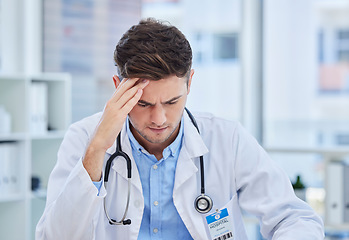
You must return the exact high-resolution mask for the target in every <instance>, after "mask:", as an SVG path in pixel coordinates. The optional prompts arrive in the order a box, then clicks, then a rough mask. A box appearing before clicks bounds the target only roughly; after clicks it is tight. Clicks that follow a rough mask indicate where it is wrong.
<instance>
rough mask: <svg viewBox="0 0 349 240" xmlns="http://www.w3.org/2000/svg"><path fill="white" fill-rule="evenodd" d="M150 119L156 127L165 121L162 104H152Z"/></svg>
mask: <svg viewBox="0 0 349 240" xmlns="http://www.w3.org/2000/svg"><path fill="white" fill-rule="evenodd" d="M151 121H152V123H153V124H155V125H156V126H158V127H160V126H162V125H163V124H164V123H165V122H166V112H165V109H164V108H163V107H162V106H159V105H155V106H153V109H152V113H151Z"/></svg>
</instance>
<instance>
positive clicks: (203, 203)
mask: <svg viewBox="0 0 349 240" xmlns="http://www.w3.org/2000/svg"><path fill="white" fill-rule="evenodd" d="M194 205H195V209H196V211H198V212H199V213H208V212H209V211H210V210H211V209H212V205H213V203H212V199H211V198H210V197H209V196H207V195H205V194H201V195H200V196H198V197H197V198H196V199H195V202H194Z"/></svg>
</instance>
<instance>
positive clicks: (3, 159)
mask: <svg viewBox="0 0 349 240" xmlns="http://www.w3.org/2000/svg"><path fill="white" fill-rule="evenodd" d="M17 162H18V158H17V156H16V143H14V142H1V143H0V196H6V195H8V194H13V193H17V192H19V191H20V189H19V179H18V177H19V176H21V173H20V169H21V167H19V166H18V164H16V163H17Z"/></svg>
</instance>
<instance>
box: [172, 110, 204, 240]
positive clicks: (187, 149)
mask: <svg viewBox="0 0 349 240" xmlns="http://www.w3.org/2000/svg"><path fill="white" fill-rule="evenodd" d="M207 152H208V149H207V147H206V145H205V144H204V142H203V140H202V138H201V136H200V134H199V133H198V132H197V130H196V128H195V127H194V125H193V124H192V122H191V120H190V118H189V117H188V115H187V114H186V113H185V114H184V137H183V143H182V149H181V152H180V155H179V158H178V162H177V167H176V174H175V183H174V189H173V202H174V204H175V206H176V209H177V211H178V213H179V215H180V216H181V218H182V220H183V222H184V224H185V226H186V227H187V229H188V231H189V232H190V234H191V235H192V237H193V238H194V239H207V236H206V231H205V226H204V224H203V221H202V216H201V214H199V213H198V212H197V211H196V210H195V208H194V200H195V198H196V197H197V196H198V195H199V194H200V180H199V179H200V178H199V175H198V174H199V169H198V167H199V166H200V165H199V157H200V156H202V155H205V154H206V153H207ZM195 163H196V164H195Z"/></svg>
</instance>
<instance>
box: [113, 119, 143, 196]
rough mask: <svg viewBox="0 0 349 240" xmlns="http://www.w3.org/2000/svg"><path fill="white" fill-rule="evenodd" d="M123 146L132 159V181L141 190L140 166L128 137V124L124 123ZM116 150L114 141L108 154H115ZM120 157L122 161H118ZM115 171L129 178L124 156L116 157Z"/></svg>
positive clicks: (122, 131) (123, 149)
mask: <svg viewBox="0 0 349 240" xmlns="http://www.w3.org/2000/svg"><path fill="white" fill-rule="evenodd" d="M121 147H122V151H124V152H125V153H126V154H127V155H128V156H129V157H130V159H131V167H132V169H131V183H132V184H133V185H134V186H135V187H136V188H137V189H138V190H139V191H140V192H141V193H143V190H142V184H141V180H140V177H139V172H138V168H137V165H136V162H135V160H134V158H133V155H132V148H131V144H130V140H129V138H128V135H127V132H126V124H124V126H123V128H122V130H121ZM115 150H116V141H115V142H114V144H113V146H111V147H110V148H109V149H108V150H107V153H108V154H110V155H111V154H113V153H114V152H115ZM119 159H120V161H118V160H119ZM111 168H112V169H113V170H114V171H116V172H117V173H118V174H120V175H121V176H122V177H123V178H125V179H127V166H126V161H125V160H124V159H123V158H120V157H118V158H116V159H115V160H114V161H113V164H112V167H111Z"/></svg>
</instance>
